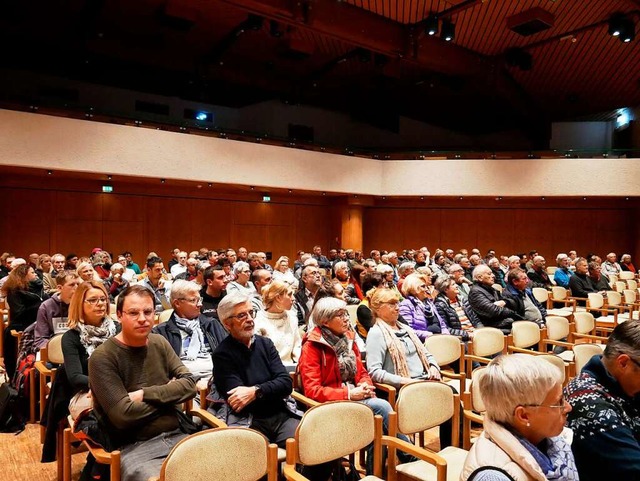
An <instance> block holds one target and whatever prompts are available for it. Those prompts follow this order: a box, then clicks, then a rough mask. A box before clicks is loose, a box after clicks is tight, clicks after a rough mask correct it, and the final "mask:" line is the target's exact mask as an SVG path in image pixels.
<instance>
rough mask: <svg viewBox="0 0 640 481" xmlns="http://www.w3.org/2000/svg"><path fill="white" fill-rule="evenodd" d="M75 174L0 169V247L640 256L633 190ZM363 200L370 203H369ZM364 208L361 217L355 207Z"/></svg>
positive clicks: (639, 215)
mask: <svg viewBox="0 0 640 481" xmlns="http://www.w3.org/2000/svg"><path fill="white" fill-rule="evenodd" d="M88 177H89V176H88V175H85V176H84V177H83V176H81V175H80V176H79V175H78V174H73V173H69V174H68V175H67V176H66V177H65V176H63V175H62V173H58V172H56V173H55V174H54V175H53V176H47V175H46V171H40V172H35V171H29V172H22V171H14V170H2V169H0V252H2V251H12V252H15V253H16V254H17V255H21V256H26V255H28V254H29V253H31V252H48V253H54V252H62V253H65V254H66V253H68V252H75V253H77V254H79V255H86V254H87V253H89V252H90V251H91V249H93V248H94V247H102V248H104V249H106V250H108V251H110V252H112V253H120V252H122V251H124V250H131V251H132V252H133V253H134V257H135V258H136V259H137V260H138V261H143V260H144V258H145V256H146V254H147V253H148V252H149V251H155V252H157V253H158V254H159V255H160V256H162V257H163V258H168V255H169V252H170V250H171V249H173V248H174V247H180V248H182V249H185V250H194V249H199V248H200V247H208V248H216V249H218V248H226V247H228V246H232V247H234V248H238V247H239V246H244V247H246V248H247V249H249V250H264V251H266V252H268V251H270V252H272V253H273V259H274V260H275V259H277V258H278V257H279V256H280V255H288V256H289V257H295V252H296V251H297V250H299V249H303V250H305V251H310V250H311V248H312V246H313V245H315V244H320V245H321V246H322V247H323V249H324V250H325V252H326V251H327V250H329V249H330V248H334V247H340V246H342V247H345V248H348V247H357V246H354V245H349V242H357V241H358V240H360V239H361V241H362V242H363V247H364V251H365V253H368V252H369V251H370V250H371V249H374V248H375V249H387V250H390V249H395V250H401V249H405V248H419V247H421V246H423V245H426V246H428V247H429V248H430V249H431V251H432V252H433V251H434V250H435V249H436V248H437V247H441V248H452V249H455V250H458V249H460V248H462V247H466V248H467V249H471V248H473V247H477V248H479V249H481V251H482V252H485V251H486V250H487V249H489V248H492V249H495V250H496V251H497V252H498V253H499V254H512V253H517V252H528V251H529V250H531V249H537V250H538V251H539V252H540V253H541V254H542V255H544V256H545V257H546V258H547V260H548V263H549V264H552V263H553V259H555V256H556V254H557V253H558V252H562V251H568V250H570V249H575V250H577V251H578V253H579V254H582V255H584V254H587V253H589V252H595V253H598V254H600V255H604V254H606V253H607V252H610V251H615V252H617V253H618V255H620V254H622V253H630V254H631V255H632V256H634V258H636V259H637V258H638V256H640V240H639V239H640V223H638V222H637V220H638V219H640V209H639V207H638V201H637V199H633V198H630V199H629V200H625V198H589V199H586V200H584V199H583V198H553V199H546V200H545V199H540V198H534V197H522V198H505V199H502V197H498V198H495V199H493V198H484V197H483V198H476V199H473V198H458V197H453V198H451V197H448V198H438V197H429V198H426V197H425V198H424V199H422V200H420V198H410V197H409V198H387V199H386V200H385V199H380V198H379V199H374V198H370V199H361V198H357V199H354V196H353V195H352V196H350V197H349V196H348V195H347V194H345V195H343V196H330V195H327V196H323V195H316V196H314V195H310V194H305V193H303V192H295V191H289V192H287V191H286V190H285V191H281V192H277V191H274V192H272V193H271V196H272V202H271V203H263V202H261V199H262V194H261V193H260V192H259V191H254V190H250V189H248V188H244V189H239V188H236V187H233V186H227V188H226V190H225V188H224V186H221V185H216V186H212V187H210V188H208V187H206V186H202V185H196V184H194V185H191V184H189V183H176V182H173V181H168V182H167V183H165V184H162V183H160V182H159V180H158V179H137V178H128V179H118V180H114V181H112V183H114V184H115V191H114V193H111V194H103V193H99V191H100V186H101V184H102V183H104V180H99V179H97V178H95V177H96V176H94V178H88ZM365 200H366V202H365ZM356 211H357V213H358V215H357V216H356V221H354V217H353V215H352V214H354V212H356Z"/></svg>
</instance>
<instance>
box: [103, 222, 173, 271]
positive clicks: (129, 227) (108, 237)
mask: <svg viewBox="0 0 640 481" xmlns="http://www.w3.org/2000/svg"><path fill="white" fill-rule="evenodd" d="M142 214H144V212H142ZM145 227H146V225H145V223H144V222H143V221H140V222H133V221H131V222H129V221H122V222H119V221H105V222H103V224H102V229H103V230H102V238H103V241H102V244H100V245H99V246H94V247H102V248H103V249H105V250H106V251H108V252H111V253H112V254H113V255H114V256H117V255H118V254H122V253H123V252H125V251H131V253H132V254H133V257H134V259H136V261H137V263H138V265H140V266H141V263H144V260H145V257H146V255H147V253H148V252H149V250H150V249H148V246H147V245H146V244H145V242H144V238H145ZM162 254H165V255H164V257H168V254H166V253H164V252H163V253H161V255H162ZM116 260H117V259H114V261H116ZM141 267H142V266H141Z"/></svg>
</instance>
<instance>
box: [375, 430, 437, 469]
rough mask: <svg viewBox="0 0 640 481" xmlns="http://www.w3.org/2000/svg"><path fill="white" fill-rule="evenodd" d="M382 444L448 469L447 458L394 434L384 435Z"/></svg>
mask: <svg viewBox="0 0 640 481" xmlns="http://www.w3.org/2000/svg"><path fill="white" fill-rule="evenodd" d="M382 445H383V446H390V447H392V448H396V449H399V450H401V451H404V452H405V453H408V454H411V455H413V456H415V457H416V458H418V459H421V460H423V461H426V462H427V463H429V464H433V465H434V466H436V467H437V468H439V469H446V467H447V461H446V459H444V458H443V457H442V456H440V455H439V454H437V453H434V452H432V451H428V450H426V449H424V448H421V447H420V446H416V445H415V444H411V443H409V442H407V441H403V440H402V439H398V438H396V437H392V436H382Z"/></svg>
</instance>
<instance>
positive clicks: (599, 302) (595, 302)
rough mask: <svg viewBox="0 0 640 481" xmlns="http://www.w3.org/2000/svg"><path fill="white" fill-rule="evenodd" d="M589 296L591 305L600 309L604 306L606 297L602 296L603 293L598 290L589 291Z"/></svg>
mask: <svg viewBox="0 0 640 481" xmlns="http://www.w3.org/2000/svg"><path fill="white" fill-rule="evenodd" d="M587 296H588V299H589V307H592V308H594V309H600V308H601V307H602V306H604V298H603V297H602V294H600V293H598V292H589V294H587Z"/></svg>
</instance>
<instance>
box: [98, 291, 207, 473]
mask: <svg viewBox="0 0 640 481" xmlns="http://www.w3.org/2000/svg"><path fill="white" fill-rule="evenodd" d="M154 302H155V299H154V296H153V293H152V292H151V291H150V290H149V289H147V288H145V287H143V286H141V285H134V286H131V287H128V288H127V289H125V290H124V292H122V293H121V294H120V296H119V297H118V305H117V308H116V311H117V315H118V320H119V321H120V323H121V325H122V331H121V332H120V333H119V334H117V335H116V336H114V337H112V338H110V339H108V340H107V341H106V342H104V343H103V344H102V345H101V346H100V347H98V348H97V349H96V350H95V351H94V352H93V354H92V355H91V357H90V358H89V384H90V386H91V393H92V398H93V412H94V413H95V414H96V416H97V418H98V420H99V423H100V428H101V431H102V432H103V433H104V434H105V435H106V437H107V439H108V441H109V444H110V445H111V446H109V447H110V448H113V449H120V453H121V460H120V466H121V479H122V481H132V480H140V479H148V478H149V477H151V476H158V475H159V474H160V468H161V466H162V462H163V460H164V458H165V457H166V456H167V455H168V454H169V451H171V449H172V448H173V446H175V444H176V443H177V442H179V441H180V440H181V439H183V438H184V437H186V436H187V433H185V432H184V431H187V429H186V428H185V426H186V425H187V424H185V422H184V421H185V420H186V419H185V418H183V417H182V415H181V414H180V413H179V410H178V408H177V406H176V404H179V403H182V402H184V401H186V400H188V399H191V398H193V397H194V396H195V394H196V389H195V388H196V383H195V380H194V378H193V375H192V374H191V373H190V372H189V369H187V368H186V367H185V366H184V364H182V362H181V361H180V358H179V357H178V356H177V355H176V353H175V351H174V350H173V349H172V347H171V345H170V344H169V343H168V342H167V340H166V339H165V338H163V337H162V336H160V335H157V334H151V328H152V327H153V320H154V316H155V306H154ZM186 421H187V423H188V420H186Z"/></svg>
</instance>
